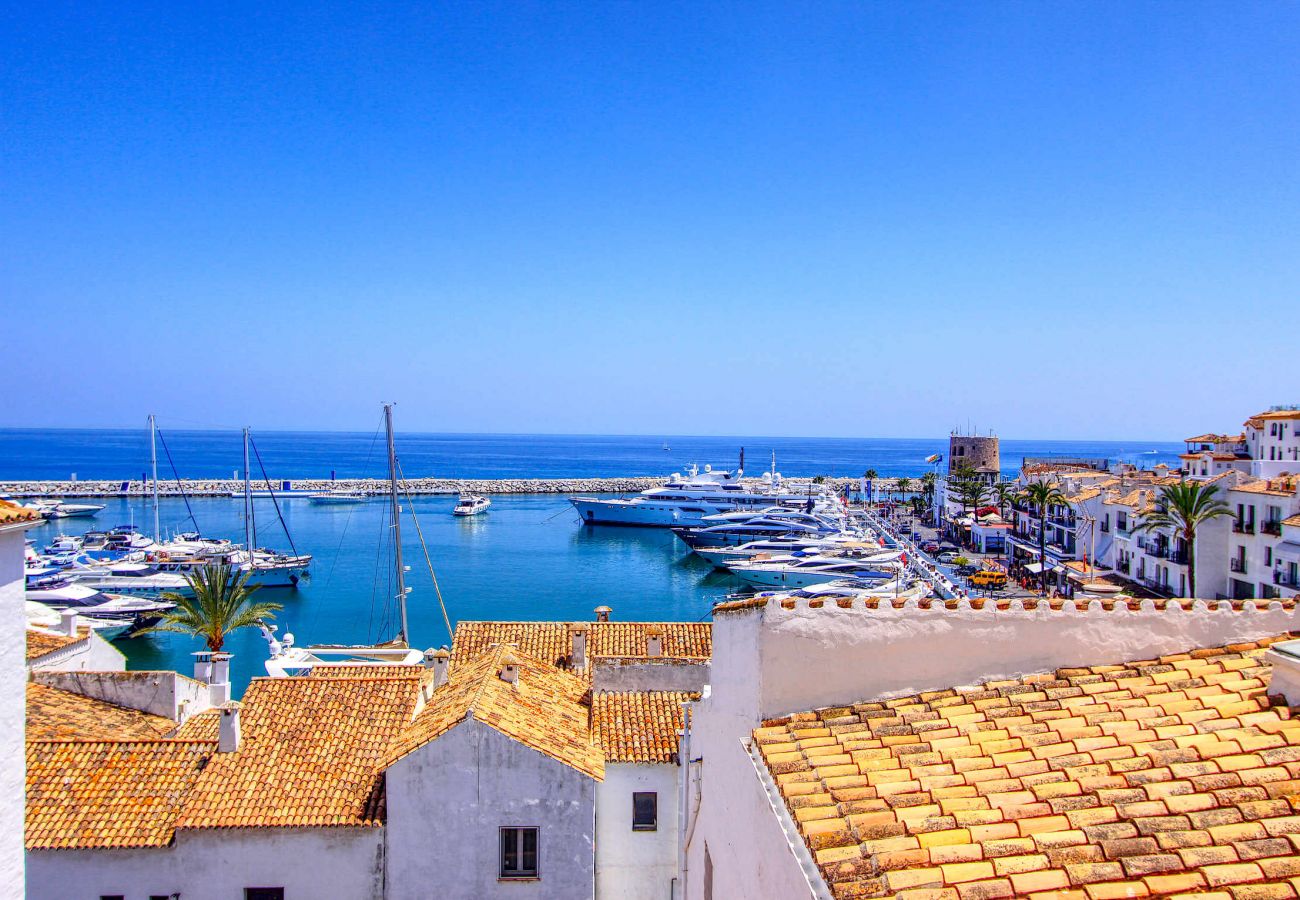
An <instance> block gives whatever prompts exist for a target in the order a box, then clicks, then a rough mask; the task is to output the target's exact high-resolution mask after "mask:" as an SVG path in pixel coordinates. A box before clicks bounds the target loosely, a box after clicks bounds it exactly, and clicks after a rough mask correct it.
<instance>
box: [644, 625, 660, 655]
mask: <svg viewBox="0 0 1300 900" xmlns="http://www.w3.org/2000/svg"><path fill="white" fill-rule="evenodd" d="M645 655H646V656H663V655H664V630H663V628H662V627H661V626H659V625H651V626H649V627H648V628H646V630H645Z"/></svg>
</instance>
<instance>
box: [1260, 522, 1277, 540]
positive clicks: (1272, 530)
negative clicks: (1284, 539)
mask: <svg viewBox="0 0 1300 900" xmlns="http://www.w3.org/2000/svg"><path fill="white" fill-rule="evenodd" d="M1259 530H1260V531H1262V532H1263V533H1264V534H1271V535H1273V537H1281V535H1282V522H1281V521H1276V522H1265V523H1264V524H1263V525H1260V526H1259Z"/></svg>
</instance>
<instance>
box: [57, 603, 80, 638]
mask: <svg viewBox="0 0 1300 900" xmlns="http://www.w3.org/2000/svg"><path fill="white" fill-rule="evenodd" d="M59 631H60V632H62V633H63V634H66V635H67V636H68V637H76V636H77V611H76V610H74V609H65V610H64V611H63V613H62V615H60V616H59Z"/></svg>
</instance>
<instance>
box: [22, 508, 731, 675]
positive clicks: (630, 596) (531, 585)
mask: <svg viewBox="0 0 1300 900" xmlns="http://www.w3.org/2000/svg"><path fill="white" fill-rule="evenodd" d="M107 502H108V506H107V507H106V508H105V509H104V510H103V511H102V512H101V513H100V514H99V515H98V516H97V517H96V518H95V519H93V520H87V519H61V520H54V521H52V522H49V523H47V524H45V525H43V526H41V527H40V528H37V529H33V530H32V531H31V532H29V537H31V538H33V539H34V540H35V541H36V544H37V546H38V547H44V546H45V544H47V543H48V542H49V540H50V539H51V538H52V537H53V536H55V535H57V534H60V533H69V534H81V533H83V532H85V531H88V530H91V529H92V528H107V527H111V526H112V525H117V524H126V523H130V522H134V523H135V524H136V526H137V527H138V528H140V530H142V531H148V530H149V529H150V528H151V527H152V525H151V524H146V523H151V522H152V518H151V513H150V512H149V511H148V507H147V506H145V505H144V504H141V503H140V502H139V501H134V502H130V503H128V502H127V501H126V500H123V499H113V500H110V501H107ZM190 502H191V505H192V507H193V511H194V517H195V519H197V520H198V524H199V526H200V529H201V530H202V532H203V533H204V534H206V535H211V536H213V537H229V538H232V539H236V540H241V541H242V540H243V530H244V526H243V516H242V501H239V500H226V499H199V500H191V501H190ZM453 503H454V498H451V497H445V498H444V497H419V498H416V499H415V501H414V509H415V514H416V516H417V517H418V518H419V522H420V526H421V529H422V530H423V532H424V537H425V542H426V543H427V545H428V548H429V555H430V557H431V559H432V561H433V566H434V571H435V572H436V573H437V576H438V583H439V585H440V587H441V589H442V594H443V598H444V599H445V600H446V603H447V612H448V614H449V616H450V617H451V621H452V624H453V626H454V625H455V623H456V621H457V620H459V619H525V620H527V619H589V618H593V615H592V610H593V609H595V607H597V606H600V605H602V604H605V605H608V606H611V607H613V609H614V616H615V617H616V618H619V619H623V620H628V621H631V620H646V619H676V620H690V621H696V620H703V619H707V618H708V615H709V610H710V609H711V607H712V604H713V603H714V602H716V601H717V600H718V599H720V598H721V597H722V596H724V595H725V594H727V593H729V592H732V591H734V590H736V589H737V588H738V584H737V583H736V582H735V581H734V580H733V579H732V578H730V577H729V576H726V575H724V574H721V573H716V572H713V571H712V570H711V569H710V568H709V567H708V566H707V565H705V564H703V563H701V562H700V561H699V560H698V559H697V558H695V557H692V556H691V555H689V554H688V553H687V552H686V551H685V548H684V547H683V546H682V544H681V543H680V542H679V541H678V540H677V539H676V538H675V537H673V535H672V533H671V532H667V531H663V530H659V529H642V528H616V527H603V526H595V527H593V526H583V525H580V524H579V523H578V521H577V516H576V514H575V513H574V512H573V508H572V507H571V506H570V505H569V504H568V502H567V501H566V500H565V499H564V498H563V497H561V496H555V495H516V496H509V497H499V498H495V499H494V500H493V501H492V508H491V509H490V510H489V511H488V512H487V513H484V514H482V515H479V516H475V517H471V518H460V517H453V516H452V515H451V508H452V505H453ZM160 508H161V514H160V519H161V524H162V529H163V531H164V532H167V533H171V532H174V531H185V530H189V529H191V528H193V527H194V526H193V524H192V523H191V522H190V521H189V519H188V518H187V514H186V510H185V505H184V503H183V502H182V501H180V500H179V499H167V498H164V499H163V500H162V502H161V504H160ZM281 508H282V509H283V511H284V517H285V521H286V522H287V524H288V526H289V530H290V533H291V534H292V535H293V540H294V543H295V544H296V546H297V548H298V550H299V551H301V552H307V553H311V554H313V556H314V557H315V559H314V561H313V563H312V570H311V578H310V581H308V582H307V583H304V584H303V585H301V586H300V587H299V588H298V589H296V590H290V589H264V590H261V591H259V592H258V597H259V598H260V599H264V600H271V601H275V602H277V603H283V604H284V610H283V611H282V612H281V613H280V614H279V615H278V617H277V622H278V624H279V625H280V632H281V634H283V633H284V632H286V631H288V632H291V633H293V634H294V636H295V638H296V639H297V640H298V641H299V642H300V643H315V642H339V643H366V642H370V641H375V640H384V639H387V638H390V637H392V635H393V633H394V632H395V631H396V622H395V613H394V604H392V603H391V602H390V599H391V597H392V596H393V595H394V593H395V590H394V587H393V584H392V574H391V572H392V564H391V559H392V555H391V542H390V541H389V539H388V538H387V532H388V529H387V527H386V525H387V515H386V512H387V506H386V502H385V501H384V500H382V499H375V500H371V501H368V502H366V503H363V504H357V505H352V506H317V505H313V504H312V503H310V502H309V501H307V500H304V499H292V500H282V501H281ZM256 519H257V523H258V543H259V544H260V545H264V546H270V547H276V548H280V549H288V546H289V545H288V541H287V540H286V539H285V536H284V532H283V531H282V530H280V526H279V523H278V521H277V519H276V516H275V511H274V509H273V508H272V506H271V503H270V501H269V500H268V501H258V503H257V509H256ZM402 538H403V540H402V552H403V556H404V561H405V563H406V564H407V565H408V566H410V572H409V573H407V584H408V585H409V586H411V587H413V588H414V590H413V591H412V593H411V595H410V602H409V604H408V609H409V617H410V627H411V643H412V645H413V646H417V647H421V648H423V647H430V646H434V647H436V646H440V645H442V644H446V643H449V642H450V638H449V636H448V635H447V630H446V627H445V625H444V624H443V620H442V615H441V613H440V612H439V609H438V601H437V597H436V595H435V592H434V589H433V583H432V580H431V579H430V576H429V569H428V566H427V565H426V564H425V560H424V554H423V550H422V549H421V547H420V542H419V539H418V537H417V535H416V530H415V528H414V527H413V526H412V524H411V517H410V516H409V515H406V516H404V517H403V522H402ZM116 646H117V647H118V648H120V649H121V650H122V651H123V652H124V653H126V654H127V657H128V659H129V665H130V667H131V668H133V669H153V668H171V669H177V670H179V671H181V672H186V673H188V672H189V671H191V669H192V665H193V663H192V659H191V657H190V654H191V653H192V652H194V651H195V650H198V649H200V644H199V642H198V641H194V640H191V639H189V638H187V637H185V636H182V635H177V634H166V633H158V634H152V635H146V636H143V637H139V638H134V639H131V640H120V641H118V642H117V644H116ZM227 649H228V650H230V651H231V652H232V653H234V654H235V659H234V663H233V666H234V675H235V678H236V681H237V684H236V689H237V690H240V691H242V690H243V688H244V686H245V685H246V684H247V682H248V679H249V678H251V677H253V676H255V675H256V676H260V675H264V674H265V670H264V669H263V668H262V664H263V662H264V661H265V659H266V655H267V653H266V642H265V641H264V640H263V639H262V637H261V635H260V634H258V633H257V631H256V630H255V629H249V630H245V631H242V632H239V633H237V634H235V635H234V636H233V637H232V638H231V640H230V642H229V643H228V645H227Z"/></svg>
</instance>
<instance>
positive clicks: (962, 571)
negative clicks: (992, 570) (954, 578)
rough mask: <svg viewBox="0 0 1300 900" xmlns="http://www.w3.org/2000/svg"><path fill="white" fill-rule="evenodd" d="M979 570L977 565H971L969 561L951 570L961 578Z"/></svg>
mask: <svg viewBox="0 0 1300 900" xmlns="http://www.w3.org/2000/svg"><path fill="white" fill-rule="evenodd" d="M979 570H980V567H979V566H972V565H970V564H969V563H967V564H966V565H964V566H958V567H957V568H956V569H954V570H953V571H955V572H956V573H957V574H958V575H960V576H961V577H963V578H969V577H970V576H972V575H974V574H975V573H976V572H978V571H979Z"/></svg>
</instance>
